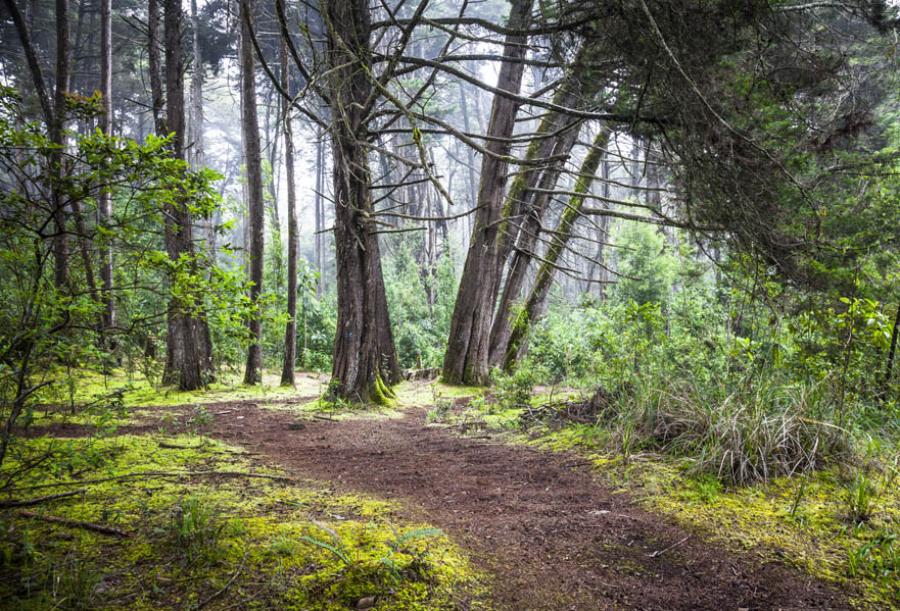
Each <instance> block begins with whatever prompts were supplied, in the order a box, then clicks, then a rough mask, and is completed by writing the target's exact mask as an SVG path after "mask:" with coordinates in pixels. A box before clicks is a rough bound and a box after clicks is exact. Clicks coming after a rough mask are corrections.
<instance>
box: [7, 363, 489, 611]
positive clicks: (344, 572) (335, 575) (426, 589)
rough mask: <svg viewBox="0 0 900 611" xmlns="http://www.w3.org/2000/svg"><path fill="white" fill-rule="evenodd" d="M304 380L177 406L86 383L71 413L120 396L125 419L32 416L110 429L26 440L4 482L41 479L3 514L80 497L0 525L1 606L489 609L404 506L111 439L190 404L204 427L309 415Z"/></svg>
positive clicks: (233, 459)
mask: <svg viewBox="0 0 900 611" xmlns="http://www.w3.org/2000/svg"><path fill="white" fill-rule="evenodd" d="M310 380H311V381H310V382H308V384H309V385H310V388H309V389H306V388H298V389H291V390H282V389H279V388H274V387H273V386H268V387H266V386H263V387H261V388H252V389H246V388H242V387H239V386H234V387H232V388H231V389H229V387H228V386H226V385H222V386H220V387H213V388H211V389H210V390H208V391H205V392H198V393H178V392H166V391H165V390H163V391H160V390H159V389H154V388H152V387H151V386H149V385H146V383H140V382H138V383H137V384H136V383H135V382H134V381H131V382H130V384H131V385H130V386H128V384H129V382H127V381H126V382H125V384H122V383H121V382H122V380H121V379H114V380H106V381H105V382H104V381H103V380H91V379H89V380H86V381H85V382H84V383H83V384H81V385H80V386H79V388H78V389H77V394H75V403H76V404H79V405H84V404H85V403H90V402H92V401H94V400H95V397H96V396H97V395H100V394H103V393H105V392H108V391H109V390H111V389H115V388H116V387H118V388H122V387H125V388H127V389H126V391H125V392H124V395H123V396H124V401H123V404H124V405H123V406H120V407H117V408H115V409H113V410H110V409H109V408H108V407H107V408H104V409H94V410H90V409H88V410H85V409H82V408H78V409H76V411H75V415H72V414H70V413H68V410H61V411H60V410H47V411H46V414H45V415H43V416H42V415H41V414H40V413H38V414H37V415H36V419H37V420H38V421H40V420H41V419H42V418H43V419H46V420H49V421H57V420H59V421H63V420H64V421H66V422H71V421H73V420H74V421H75V423H76V424H93V425H97V424H104V426H101V427H99V428H97V429H96V434H95V435H94V436H92V437H76V438H64V437H54V436H48V435H42V436H39V437H34V438H28V439H25V438H18V439H16V442H15V445H14V447H13V448H12V455H11V457H10V458H8V459H7V460H6V461H5V462H4V465H3V469H2V473H0V475H2V476H4V478H5V477H7V476H14V475H15V474H17V473H18V472H19V470H20V469H21V468H22V467H24V466H27V465H28V464H29V463H32V462H36V463H38V464H37V465H36V466H34V467H33V468H31V469H29V470H27V471H26V472H24V474H19V475H15V477H16V481H15V483H14V484H13V486H12V488H13V489H12V490H9V491H8V492H7V493H6V494H4V495H3V496H2V497H0V503H3V502H4V501H6V502H8V501H9V500H11V499H17V500H23V499H37V498H40V497H45V496H49V495H56V494H61V493H67V492H75V494H73V495H70V496H64V497H61V498H58V499H56V500H49V501H45V502H43V503H41V504H39V505H36V506H33V507H25V508H23V507H7V508H2V509H0V601H3V602H2V604H0V606H2V607H3V608H10V609H13V608H14V609H66V608H85V609H95V608H104V609H105V608H109V609H159V608H178V609H199V608H205V609H215V608H223V609H224V608H259V609H272V608H278V609H323V610H325V609H328V610H331V609H335V610H336V609H357V608H373V609H404V610H407V609H410V610H414V609H421V610H426V609H445V608H446V609H455V608H482V604H483V603H481V602H480V601H481V600H482V599H483V592H484V587H485V586H484V584H485V577H484V576H483V575H481V574H479V573H478V572H477V571H476V570H475V569H474V568H473V567H472V566H471V565H470V563H469V561H468V559H467V557H466V554H465V553H464V551H463V550H461V549H460V548H458V547H457V546H455V545H454V544H453V543H452V542H451V541H450V540H449V539H448V538H447V537H446V536H445V535H444V534H443V533H442V532H441V531H439V530H437V529H435V528H432V527H431V526H430V525H428V524H421V523H415V522H410V521H409V520H408V519H407V518H405V517H404V512H403V511H402V507H400V506H398V505H396V504H394V503H390V502H386V501H383V500H379V499H377V498H370V497H365V496H355V495H346V494H341V495H339V494H336V493H334V492H333V491H331V490H329V488H328V487H327V486H325V485H324V484H322V483H318V482H314V481H297V480H293V479H290V478H286V477H285V476H284V474H282V473H279V472H278V471H277V470H275V469H272V468H266V467H265V466H261V465H260V463H259V462H258V461H257V462H251V456H250V455H248V454H247V453H246V452H245V451H244V450H242V449H241V448H238V447H234V446H229V445H225V444H223V443H220V442H217V441H215V440H212V439H209V438H207V437H204V436H201V435H182V436H165V435H162V434H159V433H152V434H147V435H133V434H117V433H116V425H118V424H123V423H129V422H131V423H133V422H135V418H137V419H138V420H141V419H142V418H143V416H146V412H141V411H140V410H136V409H135V407H134V406H141V407H142V409H147V410H151V409H152V407H153V406H160V405H181V404H186V403H196V404H198V405H199V406H200V408H199V409H200V410H201V411H202V405H203V404H209V403H215V402H223V401H236V400H245V399H253V398H258V397H267V398H275V399H276V401H274V402H272V403H271V405H272V406H273V408H274V409H300V408H301V406H298V404H291V403H290V401H291V399H293V398H294V397H309V396H314V395H316V394H318V386H316V388H313V386H314V384H313V380H312V378H310ZM276 383H277V380H276ZM304 383H307V382H304ZM220 384H221V383H220ZM281 399H284V401H285V403H279V401H281ZM267 406H268V404H267ZM305 409H306V410H307V412H308V413H310V414H312V410H313V407H310V406H307V407H306V408H305ZM38 411H40V410H38ZM198 414H200V411H198ZM327 417H332V416H330V415H329V416H327ZM101 420H102V421H103V422H99V421H101ZM50 423H51V422H38V424H50ZM200 428H202V427H200ZM51 430H52V429H51ZM29 512H30V513H29ZM48 517H49V518H50V519H57V518H58V519H62V520H66V521H69V522H68V523H65V524H64V523H60V522H59V521H56V522H50V521H47V520H46V518H48ZM76 522H77V523H79V524H76ZM92 525H93V526H101V527H103V528H108V529H115V530H117V531H120V532H118V533H116V532H113V531H110V532H104V533H101V532H96V531H95V530H92V528H93V526H92Z"/></svg>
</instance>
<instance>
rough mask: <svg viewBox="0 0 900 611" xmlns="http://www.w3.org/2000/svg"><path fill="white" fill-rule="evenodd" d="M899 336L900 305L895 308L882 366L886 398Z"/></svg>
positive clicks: (883, 390) (884, 395) (883, 391)
mask: <svg viewBox="0 0 900 611" xmlns="http://www.w3.org/2000/svg"><path fill="white" fill-rule="evenodd" d="M898 335H900V305H898V306H897V315H896V316H895V317H894V329H893V331H892V332H891V347H890V348H889V349H888V355H887V361H886V362H885V365H884V384H883V389H882V393H881V394H882V396H883V397H887V393H888V390H889V389H890V387H891V377H893V375H894V359H895V357H896V355H897V336H898Z"/></svg>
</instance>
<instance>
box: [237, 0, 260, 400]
mask: <svg viewBox="0 0 900 611" xmlns="http://www.w3.org/2000/svg"><path fill="white" fill-rule="evenodd" d="M252 20H253V1H252V0H241V49H240V64H241V91H242V96H241V101H242V106H241V128H242V130H243V137H244V138H243V139H244V160H245V163H246V167H247V208H248V210H247V211H248V221H249V224H250V231H249V238H250V244H249V248H248V254H249V256H250V260H249V261H248V263H249V265H248V267H249V268H250V303H251V305H252V307H253V311H252V313H251V314H250V319H249V321H248V324H247V326H248V329H249V331H250V346H249V347H248V349H247V367H246V369H245V371H244V384H259V383H260V382H262V347H261V346H260V342H261V340H262V311H261V310H260V305H259V297H260V295H261V294H262V283H263V263H264V260H263V254H264V253H263V229H264V227H265V202H264V200H263V184H262V153H261V151H260V145H259V120H258V118H257V114H256V69H255V62H254V58H253V39H252V38H251V37H250V36H251V30H250V28H251V27H252V24H253V21H252Z"/></svg>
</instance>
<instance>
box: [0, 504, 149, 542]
mask: <svg viewBox="0 0 900 611" xmlns="http://www.w3.org/2000/svg"><path fill="white" fill-rule="evenodd" d="M16 514H17V515H20V516H22V517H23V518H32V519H35V520H41V521H43V522H50V523H51V524H61V525H63V526H69V527H71V528H83V529H84V530H90V531H91V532H95V533H100V534H101V535H110V536H113V537H119V538H121V539H127V538H129V537H130V536H131V533H127V532H125V531H124V530H119V529H118V528H114V527H112V526H104V525H103V524H94V523H93V522H84V521H82V520H70V519H68V518H60V517H57V516H48V515H43V514H40V513H35V512H33V511H27V510H25V509H23V510H21V511H17V512H16Z"/></svg>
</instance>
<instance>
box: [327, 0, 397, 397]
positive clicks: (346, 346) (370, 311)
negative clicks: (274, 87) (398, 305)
mask: <svg viewBox="0 0 900 611" xmlns="http://www.w3.org/2000/svg"><path fill="white" fill-rule="evenodd" d="M323 8H324V17H325V25H326V30H327V37H326V38H327V45H328V58H329V62H330V66H329V67H330V68H331V72H330V75H329V81H328V90H329V94H330V96H331V97H330V100H329V104H330V109H331V114H332V117H333V121H332V125H331V145H332V154H333V160H334V167H333V176H332V178H333V181H334V202H335V206H334V210H335V223H334V238H335V250H336V258H337V299H338V320H337V334H336V336H335V342H334V359H333V361H334V362H333V368H332V374H331V375H332V392H333V393H334V394H335V395H336V396H338V397H340V398H343V399H347V400H351V401H359V402H374V403H385V402H388V401H390V400H391V399H392V398H393V393H392V391H391V390H390V385H391V384H394V383H396V382H398V381H399V380H400V365H399V361H398V359H397V351H396V348H395V347H394V338H393V334H392V332H391V323H390V317H389V316H388V307H387V294H386V292H385V288H384V278H383V276H382V270H381V254H380V250H379V244H378V235H377V233H376V225H375V224H374V223H372V222H371V218H372V212H373V204H372V197H371V173H370V169H369V150H368V142H369V132H368V127H367V123H366V116H365V115H366V111H365V110H364V108H365V105H366V102H367V100H368V99H369V98H370V96H371V94H372V84H371V82H370V80H369V76H368V74H371V73H372V70H371V67H372V64H371V50H370V48H369V38H370V34H371V22H370V16H369V8H368V4H367V2H366V1H365V0H329V1H328V2H325V3H324V6H323Z"/></svg>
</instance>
